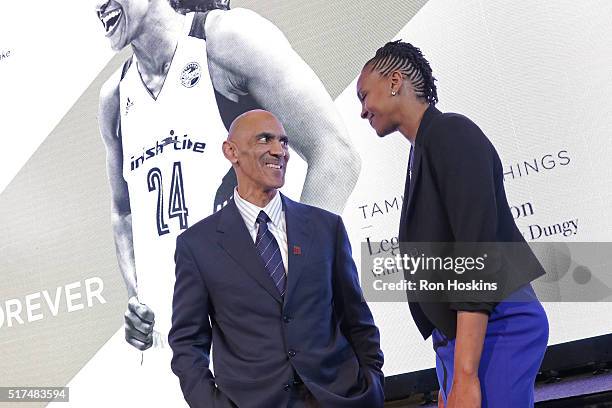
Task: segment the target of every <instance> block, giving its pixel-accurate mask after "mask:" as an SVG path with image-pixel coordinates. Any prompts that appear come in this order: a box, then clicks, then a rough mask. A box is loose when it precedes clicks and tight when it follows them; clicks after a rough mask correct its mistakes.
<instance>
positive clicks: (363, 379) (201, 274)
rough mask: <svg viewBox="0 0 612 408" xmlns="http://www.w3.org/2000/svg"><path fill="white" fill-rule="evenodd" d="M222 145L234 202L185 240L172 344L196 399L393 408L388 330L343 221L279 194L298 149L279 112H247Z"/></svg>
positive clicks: (265, 407)
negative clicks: (383, 332)
mask: <svg viewBox="0 0 612 408" xmlns="http://www.w3.org/2000/svg"><path fill="white" fill-rule="evenodd" d="M223 153H224V155H225V157H226V158H227V159H228V160H229V161H230V162H231V163H232V166H233V168H234V170H235V171H236V175H237V179H238V187H237V188H236V191H235V194H234V200H232V201H230V203H229V204H227V206H225V207H224V208H223V209H221V210H220V211H218V212H217V213H215V214H214V215H212V216H210V217H208V218H206V219H204V220H202V221H200V222H198V223H197V224H195V225H193V226H192V227H190V228H188V229H187V230H186V231H185V232H183V233H182V234H181V235H180V236H179V237H178V238H177V244H176V255H175V260H176V284H175V288H174V299H173V314H172V329H171V331H170V334H169V342H170V346H171V347H172V350H173V353H174V356H173V359H172V370H173V371H174V373H175V374H176V375H177V376H178V377H179V379H180V383H181V388H182V390H183V394H184V396H185V399H186V400H187V402H188V403H189V405H190V406H191V407H192V408H193V407H202V408H204V407H235V406H238V407H240V408H248V407H257V408H269V407H270V408H275V407H355V408H357V407H364V408H366V407H367V408H370V407H374V408H375V407H382V406H383V400H384V397H383V389H382V384H383V380H384V376H383V374H382V371H381V367H382V364H383V355H382V352H381V350H380V344H379V332H378V329H377V328H376V326H375V325H374V322H373V319H372V315H371V313H370V310H369V308H368V306H367V304H366V303H365V301H364V300H363V297H362V292H361V288H360V286H359V281H358V276H357V271H356V268H355V264H354V262H353V259H352V257H351V248H350V244H349V241H348V236H347V233H346V230H345V228H344V225H343V223H342V220H341V218H340V217H339V216H337V215H334V214H332V213H329V212H327V211H324V210H321V209H318V208H316V207H311V206H308V205H303V204H300V203H297V202H294V201H292V200H290V199H288V198H287V197H285V196H283V195H281V194H280V192H278V189H279V188H280V187H282V186H283V184H284V178H285V170H286V166H287V161H288V159H289V150H288V139H287V136H286V135H285V131H284V129H283V126H282V125H281V124H280V122H279V121H278V120H277V119H276V117H274V116H273V115H272V114H271V113H269V112H266V111H261V110H256V111H250V112H247V113H245V114H243V115H241V116H239V117H238V118H237V119H236V120H235V121H234V122H233V123H232V126H231V127H230V131H229V137H228V139H227V141H226V142H225V143H224V145H223ZM202 177H206V175H202ZM211 344H212V345H213V346H214V354H213V359H214V371H215V374H214V376H213V374H212V373H211V371H210V369H209V361H210V358H209V356H210V348H211Z"/></svg>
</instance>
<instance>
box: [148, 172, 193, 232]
mask: <svg viewBox="0 0 612 408" xmlns="http://www.w3.org/2000/svg"><path fill="white" fill-rule="evenodd" d="M147 186H148V187H149V191H151V192H152V191H157V220H156V222H157V233H158V234H159V235H164V234H167V233H169V232H170V227H168V224H167V223H166V221H165V217H164V211H165V208H164V194H163V188H162V186H163V184H162V174H161V170H160V169H159V168H157V167H153V168H152V169H151V170H149V174H147ZM188 214H189V212H188V211H187V206H186V205H185V190H184V189H183V172H182V170H181V162H174V165H173V166H172V181H171V182H170V197H169V199H168V217H169V218H174V217H178V219H179V226H180V228H181V229H182V230H183V229H186V228H187V227H188V226H189V225H188V223H187V215H188Z"/></svg>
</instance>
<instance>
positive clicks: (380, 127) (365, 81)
mask: <svg viewBox="0 0 612 408" xmlns="http://www.w3.org/2000/svg"><path fill="white" fill-rule="evenodd" d="M357 98H359V101H360V102H361V117H362V118H363V119H367V120H368V122H370V126H372V128H373V129H374V130H375V131H376V134H377V135H378V136H380V137H383V136H386V135H388V134H389V133H392V132H395V131H396V130H397V126H398V125H397V123H396V121H395V120H394V118H393V115H394V113H395V112H396V111H397V106H396V102H397V99H399V98H394V97H393V96H392V95H391V81H390V80H389V78H388V77H383V76H381V75H380V74H379V73H378V72H376V71H372V70H370V69H369V68H368V67H365V68H364V69H363V70H362V71H361V75H359V79H358V80H357Z"/></svg>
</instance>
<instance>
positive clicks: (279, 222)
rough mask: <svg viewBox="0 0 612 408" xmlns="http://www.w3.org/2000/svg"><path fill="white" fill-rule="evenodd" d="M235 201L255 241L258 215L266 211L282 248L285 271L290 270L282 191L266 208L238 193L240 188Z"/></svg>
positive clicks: (269, 225)
mask: <svg viewBox="0 0 612 408" xmlns="http://www.w3.org/2000/svg"><path fill="white" fill-rule="evenodd" d="M234 202H235V203H236V207H238V212H240V215H242V219H243V220H244V223H245V224H246V226H247V229H248V230H249V233H250V234H251V238H252V239H253V243H254V242H255V239H256V238H257V228H258V225H257V216H258V215H259V212H260V211H262V210H263V211H264V212H265V213H266V214H267V215H268V217H270V222H268V229H269V230H270V232H271V233H272V235H274V238H275V239H276V243H277V244H278V247H279V248H280V253H281V257H282V258H283V266H284V267H285V273H287V272H289V265H288V263H289V260H288V257H289V255H288V252H289V250H288V248H287V223H286V221H285V210H283V202H282V200H281V197H280V193H279V192H278V191H277V192H276V194H275V195H274V198H273V199H272V200H270V202H269V203H268V205H266V206H265V207H264V208H260V207H258V206H256V205H255V204H253V203H250V202H248V201H247V200H245V199H244V198H242V197H240V194H238V189H236V188H235V189H234Z"/></svg>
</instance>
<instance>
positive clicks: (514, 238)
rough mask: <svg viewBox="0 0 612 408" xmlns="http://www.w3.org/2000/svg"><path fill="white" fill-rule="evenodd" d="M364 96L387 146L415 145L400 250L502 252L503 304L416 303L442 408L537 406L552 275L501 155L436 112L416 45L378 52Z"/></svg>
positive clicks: (495, 269) (469, 127) (498, 272)
mask: <svg viewBox="0 0 612 408" xmlns="http://www.w3.org/2000/svg"><path fill="white" fill-rule="evenodd" d="M357 96H358V98H359V100H360V101H361V105H362V111H361V116H362V118H364V119H368V121H369V122H370V125H371V126H372V128H374V130H375V131H376V133H377V134H378V136H381V137H382V136H386V135H388V134H390V133H392V132H395V131H399V132H400V133H401V134H402V135H403V136H404V137H406V139H408V141H409V142H410V144H411V149H410V159H409V165H408V174H407V176H406V188H405V192H404V202H403V207H402V212H401V220H400V226H399V241H400V247H405V248H407V247H409V246H408V245H405V244H407V243H410V242H412V243H423V242H425V243H444V244H443V245H439V246H438V248H442V247H443V246H446V247H455V248H457V247H459V246H461V244H457V243H472V244H471V245H472V250H473V252H476V253H478V252H480V251H479V249H480V248H492V247H493V248H496V249H499V250H498V251H496V252H494V253H493V255H494V256H493V257H489V258H493V259H487V262H486V264H487V265H491V266H489V267H487V268H486V270H485V272H486V273H487V275H486V277H487V278H489V279H491V280H494V281H496V282H495V283H497V284H499V285H500V286H502V287H503V290H502V291H501V293H500V294H501V295H503V296H500V297H501V298H499V299H487V298H483V297H482V296H481V295H480V293H476V292H473V298H471V297H470V296H472V294H471V295H469V296H463V297H464V299H458V298H455V296H456V294H453V293H451V291H450V290H448V289H447V290H446V292H445V293H442V294H441V295H442V296H443V299H445V300H448V299H450V300H451V301H440V298H438V301H432V302H423V301H419V299H416V300H413V299H411V293H409V294H408V297H409V300H413V301H411V302H410V311H411V313H412V317H413V319H414V321H415V323H416V325H417V327H418V328H419V330H420V332H421V334H422V335H423V337H424V338H425V339H426V338H428V337H429V336H430V335H431V336H433V343H434V349H435V351H436V357H437V360H436V368H437V372H438V379H439V383H440V390H441V397H442V398H440V399H439V401H440V406H443V400H444V401H446V402H447V408H455V407H470V408H472V407H481V406H482V407H494V408H503V407H509V408H510V407H513V408H514V407H529V406H533V387H534V381H535V376H536V374H537V372H538V369H539V366H540V363H541V361H542V358H543V356H544V352H545V350H546V343H547V339H548V321H547V318H546V314H545V313H544V309H543V308H542V305H541V304H540V303H539V302H538V300H537V298H536V297H535V294H534V292H533V290H532V288H531V285H530V284H529V282H530V281H532V280H533V279H535V278H537V277H538V276H541V275H542V274H543V273H544V271H543V269H542V267H541V265H540V264H539V262H538V260H537V258H535V256H534V255H533V253H532V252H531V250H530V249H529V247H528V245H527V244H526V243H525V240H524V239H523V236H522V235H521V233H520V232H519V230H518V228H517V227H516V225H515V224H514V219H513V217H512V214H511V212H510V208H509V205H508V202H507V200H506V193H505V191H504V185H503V171H502V165H501V161H500V159H499V156H498V154H497V152H496V151H495V148H494V147H493V145H492V144H491V142H490V141H489V140H488V139H487V137H486V136H485V135H484V133H483V132H482V131H481V130H480V129H479V128H478V126H476V124H474V123H473V122H472V121H471V120H469V119H468V118H466V117H465V116H462V115H459V114H454V113H442V112H440V111H439V110H438V109H436V108H435V106H434V105H435V104H436V102H437V100H438V97H437V91H436V86H435V84H434V77H433V75H432V71H431V68H430V66H429V62H428V61H427V60H426V59H425V58H424V57H423V55H422V53H421V51H420V50H419V49H418V48H416V47H414V46H412V45H411V44H408V43H403V42H401V41H395V42H390V43H388V44H386V45H385V46H384V47H382V48H381V49H379V50H378V51H377V53H376V55H375V56H374V58H372V59H371V60H370V61H368V62H367V63H366V64H365V66H364V68H363V70H362V72H361V75H360V77H359V80H358V82H357ZM402 243H404V245H403V244H402ZM473 243H478V244H473ZM485 243H487V244H485ZM491 243H493V244H494V245H491ZM501 243H503V244H501ZM448 244H451V245H448ZM432 246H434V247H435V245H432ZM465 246H467V245H465ZM480 253H481V254H482V252H480ZM485 253H486V252H485ZM466 297H467V299H465V298H466ZM510 361H512V365H513V367H512V370H510V369H509V367H510Z"/></svg>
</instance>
